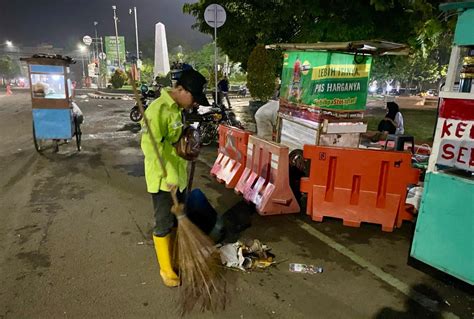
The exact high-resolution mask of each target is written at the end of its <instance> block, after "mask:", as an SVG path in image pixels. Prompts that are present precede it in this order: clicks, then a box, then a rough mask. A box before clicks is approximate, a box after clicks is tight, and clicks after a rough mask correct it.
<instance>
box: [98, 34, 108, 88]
mask: <svg viewBox="0 0 474 319" xmlns="http://www.w3.org/2000/svg"><path fill="white" fill-rule="evenodd" d="M100 52H101V53H103V52H104V44H103V42H102V37H100ZM102 63H107V61H104V60H99V74H100V84H101V85H102V86H104V87H105V85H106V83H104V81H103V80H104V79H103V78H102V73H100V72H101V71H100V66H101V64H102ZM106 75H107V68H106V71H105V74H104V76H106Z"/></svg>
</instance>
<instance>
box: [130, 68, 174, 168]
mask: <svg viewBox="0 0 474 319" xmlns="http://www.w3.org/2000/svg"><path fill="white" fill-rule="evenodd" d="M128 79H129V81H130V83H131V84H132V89H133V94H134V95H135V100H136V101H137V105H138V110H139V111H140V114H141V115H142V117H143V121H144V122H145V125H146V127H147V130H148V134H150V139H151V144H152V145H153V149H154V150H155V154H156V157H157V158H158V162H159V163H160V166H161V168H162V169H163V177H166V176H168V172H167V171H166V167H165V164H164V162H163V158H162V157H161V155H160V152H159V151H158V145H157V144H156V140H155V137H154V136H153V132H152V131H151V128H150V122H149V121H148V118H147V117H146V115H145V109H144V108H143V105H142V100H141V99H140V95H138V90H137V84H136V83H135V80H134V79H133V77H132V72H129V73H128Z"/></svg>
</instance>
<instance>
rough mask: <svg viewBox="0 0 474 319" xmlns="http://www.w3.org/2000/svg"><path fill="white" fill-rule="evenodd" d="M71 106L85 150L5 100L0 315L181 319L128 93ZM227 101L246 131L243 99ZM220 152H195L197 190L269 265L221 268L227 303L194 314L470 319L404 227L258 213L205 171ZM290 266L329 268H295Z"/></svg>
mask: <svg viewBox="0 0 474 319" xmlns="http://www.w3.org/2000/svg"><path fill="white" fill-rule="evenodd" d="M0 94H1V93H0ZM77 103H78V104H79V105H80V107H81V109H82V111H83V112H84V116H85V123H84V125H83V127H82V130H83V141H82V151H81V152H77V151H76V149H75V142H74V141H71V142H70V143H69V144H63V145H61V146H60V149H59V152H58V153H53V152H52V150H45V152H44V153H43V154H42V155H40V154H38V153H37V152H36V151H35V149H34V146H33V139H32V122H31V102H30V96H29V94H27V93H26V92H24V93H19V92H15V93H14V95H13V96H4V95H0V133H1V137H2V138H1V140H0V171H1V174H0V188H1V192H0V318H179V316H178V313H177V308H178V306H177V302H178V289H169V288H166V287H164V286H163V284H162V283H161V280H160V277H159V270H158V266H157V263H156V257H155V253H154V249H153V242H152V240H151V232H152V226H153V224H152V223H153V218H152V202H151V198H150V196H149V195H148V194H147V193H146V187H145V180H144V172H143V155H142V153H141V150H140V144H139V143H140V133H139V126H138V125H137V124H135V123H133V122H131V121H130V119H129V117H128V116H129V110H130V108H131V106H132V105H133V101H122V100H95V99H90V98H88V97H87V96H81V97H78V99H77ZM247 105H248V104H247ZM234 109H235V111H236V113H237V116H238V117H239V118H240V119H241V120H243V121H244V122H245V125H246V126H247V127H248V128H249V129H254V124H253V123H252V120H251V115H250V114H249V112H248V108H247V107H246V102H245V101H244V100H241V101H239V102H238V101H237V100H235V104H234ZM216 154H217V146H216V145H211V146H209V147H206V148H205V149H203V154H202V156H201V157H200V159H199V161H198V163H197V170H196V175H195V176H196V177H195V180H194V185H195V187H196V188H200V189H202V190H203V192H204V193H205V194H206V196H207V197H208V198H209V200H210V202H211V203H212V205H213V206H214V207H215V208H216V210H217V211H218V213H219V214H224V215H225V216H226V217H227V220H228V221H229V223H231V225H232V227H233V228H232V230H233V232H232V233H230V234H228V237H227V240H229V241H231V240H235V239H252V238H256V239H259V240H260V241H262V242H263V243H265V244H267V245H269V246H270V247H272V252H273V253H274V254H275V255H276V260H277V262H278V263H277V265H275V266H273V267H271V268H268V269H266V270H261V271H254V272H250V273H242V272H238V271H233V270H226V271H225V278H226V280H227V282H228V287H229V289H228V300H229V302H228V305H227V308H226V309H225V310H224V311H222V312H219V313H216V314H211V313H203V314H201V313H192V314H190V315H189V316H188V317H189V318H239V319H240V318H473V317H474V297H473V295H472V290H469V289H470V288H472V287H466V286H464V285H462V284H460V283H459V282H457V281H455V280H453V279H451V278H449V277H446V276H439V275H438V274H437V273H436V272H431V271H430V270H429V269H425V268H424V267H421V266H420V265H415V266H417V267H414V265H411V263H408V259H409V258H408V255H409V248H410V242H411V237H412V233H413V230H414V225H413V224H411V223H405V224H404V225H403V227H402V228H400V229H396V230H395V231H394V232H393V233H385V232H382V231H381V228H380V226H377V225H368V224H363V225H362V226H361V227H360V228H350V227H344V226H342V223H341V221H339V220H325V221H324V222H322V223H316V222H313V221H311V220H310V219H309V218H308V217H307V216H306V215H305V214H303V213H301V214H293V215H286V216H260V215H258V214H257V213H255V212H254V210H253V208H252V206H251V205H248V204H246V203H245V202H243V201H242V198H241V197H240V196H238V195H236V194H235V193H234V192H233V190H229V189H226V188H225V187H224V186H223V185H221V184H219V183H217V182H216V181H215V180H214V179H213V178H212V177H211V176H210V174H209V171H210V167H211V166H212V163H213V161H214V159H215V158H216ZM290 262H297V263H306V264H313V265H316V266H321V267H323V269H324V271H323V272H322V273H320V274H315V275H308V274H300V273H292V272H290V271H289V269H288V268H289V266H288V265H289V263H290Z"/></svg>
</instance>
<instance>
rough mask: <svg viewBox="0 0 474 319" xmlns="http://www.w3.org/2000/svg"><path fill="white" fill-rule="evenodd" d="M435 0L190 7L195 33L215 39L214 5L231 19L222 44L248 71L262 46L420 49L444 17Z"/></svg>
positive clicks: (206, 1) (232, 1)
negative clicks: (372, 44)
mask: <svg viewBox="0 0 474 319" xmlns="http://www.w3.org/2000/svg"><path fill="white" fill-rule="evenodd" d="M440 2H441V1H435V0H371V1H366V0H353V1H343V0H312V1H307V0H293V1H285V0H200V1H198V2H196V3H187V4H185V5H184V7H183V11H184V12H185V13H189V14H191V15H193V16H195V17H196V20H197V23H196V24H195V25H194V27H195V28H196V29H198V30H200V31H201V32H204V33H208V34H213V29H212V28H211V27H209V26H208V25H207V24H206V22H205V21H204V11H205V9H206V7H207V6H208V5H210V4H212V3H218V4H220V5H222V6H223V7H224V8H225V10H226V13H227V20H226V22H225V24H224V25H223V26H222V27H220V28H219V30H218V34H217V43H218V45H219V47H221V48H222V49H223V50H224V51H225V53H226V54H228V55H229V57H230V59H231V60H232V61H240V62H242V66H243V67H244V69H245V68H246V63H247V60H248V57H249V55H250V52H251V51H252V49H253V48H254V47H255V45H256V44H257V43H264V44H271V43H296V42H317V41H351V40H367V39H375V38H379V39H384V40H389V41H395V42H402V43H406V42H408V44H410V45H411V46H412V47H416V46H417V45H419V38H418V37H419V35H420V30H423V29H424V28H425V27H426V25H425V23H426V21H428V20H429V19H431V18H432V17H435V16H436V15H437V14H438V11H437V7H438V4H439V3H440Z"/></svg>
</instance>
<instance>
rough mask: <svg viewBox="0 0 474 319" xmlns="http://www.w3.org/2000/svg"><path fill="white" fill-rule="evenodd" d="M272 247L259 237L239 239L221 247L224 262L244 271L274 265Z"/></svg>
mask: <svg viewBox="0 0 474 319" xmlns="http://www.w3.org/2000/svg"><path fill="white" fill-rule="evenodd" d="M270 250H271V248H269V247H268V246H267V245H265V244H262V243H261V242H260V241H259V240H258V239H253V240H249V241H246V242H245V243H243V242H241V241H237V242H235V243H231V244H226V245H223V246H222V247H220V248H219V252H220V257H221V261H222V264H223V265H224V266H226V267H229V268H236V269H240V270H243V271H248V270H252V269H255V268H267V267H269V266H271V265H273V264H274V263H275V262H274V259H275V255H273V254H272V253H270Z"/></svg>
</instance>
